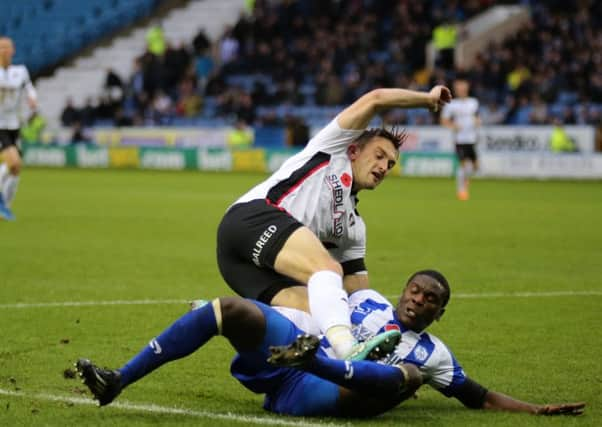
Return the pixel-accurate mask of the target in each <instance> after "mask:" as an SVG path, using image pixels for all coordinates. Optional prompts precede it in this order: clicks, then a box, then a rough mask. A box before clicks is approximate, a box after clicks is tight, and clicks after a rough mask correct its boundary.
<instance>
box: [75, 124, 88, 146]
mask: <svg viewBox="0 0 602 427" xmlns="http://www.w3.org/2000/svg"><path fill="white" fill-rule="evenodd" d="M70 142H71V144H89V143H91V142H92V140H91V139H90V137H89V136H88V134H87V132H86V130H85V128H84V127H83V125H82V123H81V122H75V123H73V128H72V133H71V140H70Z"/></svg>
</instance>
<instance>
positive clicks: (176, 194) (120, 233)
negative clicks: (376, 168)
mask: <svg viewBox="0 0 602 427" xmlns="http://www.w3.org/2000/svg"><path fill="white" fill-rule="evenodd" d="M262 178H263V176H261V175H253V174H211V173H190V172H183V173H169V172H165V173H161V172H140V171H81V170H44V169H30V170H26V171H25V172H24V174H23V178H22V182H21V187H20V190H19V194H18V195H17V200H16V203H15V206H14V210H15V213H16V215H17V217H18V220H17V221H16V222H14V223H6V222H4V223H0V343H1V344H0V425H3V426H4V425H6V426H13V425H128V426H130V425H159V424H160V425H174V426H176V425H178V426H182V425H212V426H215V425H223V426H227V425H242V424H250V425H252V422H251V421H253V420H255V421H256V423H255V424H257V425H260V424H262V423H263V418H265V417H271V418H272V419H274V420H286V421H288V422H292V423H301V422H302V421H303V420H297V419H293V418H284V417H275V416H271V415H270V414H268V413H266V412H265V411H263V410H262V409H261V401H262V399H261V397H259V396H255V395H253V394H252V393H250V392H248V391H246V390H245V389H244V388H242V386H240V385H239V384H238V383H237V382H236V381H235V380H234V379H232V378H231V377H230V376H229V371H228V367H229V360H230V358H231V356H232V355H233V351H232V350H231V349H230V348H229V347H228V346H227V344H226V342H225V340H224V339H223V338H217V339H215V340H214V341H212V342H210V343H209V344H208V345H207V346H206V347H204V348H203V349H202V350H201V351H199V352H197V353H196V354H194V355H193V356H191V357H189V358H187V359H185V360H182V361H178V362H175V363H172V364H170V365H167V366H165V367H164V368H162V369H160V370H159V371H157V372H155V373H153V374H152V375H151V376H149V377H147V378H145V379H143V380H141V381H140V382H138V383H136V384H134V385H132V386H131V387H130V388H129V389H127V390H126V391H125V392H124V393H123V395H122V396H120V398H119V399H118V400H117V402H129V403H131V404H156V405H160V406H161V407H165V408H183V409H187V410H190V411H206V412H210V413H214V414H226V413H232V414H235V416H239V417H243V416H248V417H262V418H261V419H254V418H252V419H250V420H248V421H244V422H243V421H237V420H233V419H222V420H220V419H214V418H211V417H210V416H202V414H197V416H193V415H184V414H180V415H177V414H166V413H149V412H147V411H144V410H127V409H123V408H118V407H110V406H109V407H107V408H103V409H101V410H99V409H97V408H95V407H93V406H86V405H81V404H80V403H77V402H76V403H68V402H65V401H59V402H56V401H49V400H47V398H43V397H40V395H42V394H43V395H44V396H49V395H50V396H58V397H60V398H63V397H72V398H80V399H81V398H83V397H88V395H86V394H84V393H83V388H82V387H83V386H82V385H81V384H80V383H79V382H78V381H76V380H74V379H64V378H63V371H64V370H65V369H66V368H68V367H69V366H70V364H71V363H72V362H73V361H74V360H75V359H76V358H78V357H80V356H86V357H90V358H92V359H93V360H95V361H98V362H99V363H100V364H103V365H108V366H119V365H120V364H122V363H124V362H125V361H126V360H128V359H129V358H130V356H132V355H133V354H134V353H135V352H137V351H138V350H139V349H140V348H141V347H142V346H144V345H145V344H146V343H147V342H148V340H149V339H150V338H151V337H153V336H155V335H156V334H158V333H159V332H160V331H162V330H163V329H164V328H165V327H166V326H167V325H169V324H170V323H171V322H172V321H173V320H175V318H177V317H178V316H179V315H180V314H181V313H183V312H184V310H185V309H186V307H185V306H184V305H183V304H151V305H122V306H119V305H106V306H99V305H91V306H76V307H69V306H66V307H65V306H62V307H35V308H33V307H29V308H15V307H14V306H6V305H7V304H15V303H47V302H67V301H114V300H142V299H150V300H186V299H189V298H200V297H203V298H212V297H216V296H220V295H229V294H231V291H230V290H229V288H228V287H227V286H226V285H224V284H223V283H222V281H221V278H220V276H219V273H218V271H217V268H216V265H215V255H214V251H215V230H216V227H217V224H218V221H219V220H220V218H221V215H222V213H223V212H224V210H225V208H226V207H227V206H228V205H229V204H230V203H231V202H232V201H233V200H234V199H235V198H236V197H237V196H238V195H239V194H241V193H242V192H243V191H245V190H246V189H247V188H249V187H250V186H251V185H253V184H255V183H256V182H258V181H259V180H261V179H262ZM360 198H361V203H360V205H359V210H360V212H361V213H362V215H363V217H364V219H365V221H366V222H367V224H368V231H369V233H368V257H367V264H368V267H369V269H370V271H371V283H372V286H373V287H374V288H376V289H377V290H379V291H381V292H382V293H383V294H385V295H388V296H391V297H392V296H394V295H397V294H398V293H399V291H400V289H401V286H402V284H403V282H404V281H405V279H406V278H407V276H408V275H409V274H410V273H412V272H413V271H415V270H417V269H421V268H428V267H434V268H437V269H440V270H441V271H442V272H444V273H445V274H446V275H447V276H448V278H449V280H450V282H451V285H452V289H453V292H452V300H451V303H450V306H449V308H448V312H447V313H446V315H445V316H444V317H443V319H442V321H441V322H440V323H438V324H436V325H434V326H433V328H432V332H434V333H435V334H436V335H438V336H439V337H440V338H442V339H443V340H444V341H445V342H446V343H447V344H448V345H449V347H450V348H451V349H452V350H453V351H454V352H455V355H456V356H457V358H458V360H459V361H460V363H461V364H462V365H463V367H464V368H465V370H466V372H467V373H468V374H469V375H470V376H472V377H473V378H475V379H476V380H478V381H480V382H481V383H483V384H484V385H486V386H488V387H490V388H492V389H495V390H498V391H502V392H505V393H508V394H510V395H513V396H516V397H518V398H522V399H525V400H531V401H535V402H563V401H581V400H583V401H586V402H587V403H588V407H587V409H586V415H584V416H583V417H579V418H570V419H569V418H553V419H552V418H539V417H532V416H528V415H517V414H505V413H491V412H485V411H470V410H467V409H464V408H463V407H462V406H461V405H460V404H459V403H458V402H456V401H455V400H453V399H446V398H444V397H443V396H441V395H439V394H438V393H437V392H435V391H432V390H430V389H427V388H424V389H423V390H421V391H420V395H419V399H418V400H415V401H411V402H407V403H405V404H403V405H402V406H400V407H399V408H397V409H395V410H393V411H391V412H390V413H388V414H386V415H384V416H382V417H379V418H377V419H372V420H369V421H361V422H360V421H357V422H356V421H354V422H353V424H358V425H383V426H393V425H396V426H397V425H420V426H441V425H445V426H467V425H474V426H477V425H497V426H507V425H510V424H514V425H521V426H523V425H527V426H530V425H546V426H547V425H558V426H560V425H562V426H565V425H576V426H597V425H600V423H601V422H602V409H600V406H601V404H602V398H601V397H600V390H601V388H602V369H601V368H600V360H601V359H600V353H601V352H602V296H600V292H601V291H602V286H601V285H600V277H601V276H602V274H601V273H602V227H601V220H602V185H601V184H600V183H599V182H523V181H477V182H475V183H474V184H473V188H472V199H471V200H470V201H469V202H458V201H456V200H455V198H454V184H453V181H452V180H441V179H401V178H390V179H389V180H387V181H385V183H384V184H383V185H382V188H380V189H379V190H377V191H375V192H370V193H365V194H364V193H362V194H361V197H360ZM550 291H584V292H590V291H595V292H598V295H585V296H584V295H571V296H545V297H544V296H535V297H528V298H527V297H512V296H500V297H496V298H467V297H465V296H464V297H462V294H467V293H468V294H474V293H496V292H497V293H500V292H501V293H506V294H507V293H512V292H550ZM454 293H455V294H456V295H457V297H456V298H454ZM2 390H3V391H4V394H3V392H2ZM6 391H9V392H18V393H22V394H21V395H19V396H14V395H6V394H5V393H6ZM304 422H306V423H315V422H331V423H336V424H344V423H346V422H344V421H339V420H305V421H304Z"/></svg>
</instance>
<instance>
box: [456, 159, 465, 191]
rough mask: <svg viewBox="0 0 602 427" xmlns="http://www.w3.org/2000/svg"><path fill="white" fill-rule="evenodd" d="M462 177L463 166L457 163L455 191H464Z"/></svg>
mask: <svg viewBox="0 0 602 427" xmlns="http://www.w3.org/2000/svg"><path fill="white" fill-rule="evenodd" d="M464 177H465V175H464V168H463V167H462V165H458V170H456V191H457V192H458V193H459V192H460V191H464Z"/></svg>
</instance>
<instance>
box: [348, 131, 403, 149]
mask: <svg viewBox="0 0 602 427" xmlns="http://www.w3.org/2000/svg"><path fill="white" fill-rule="evenodd" d="M377 136H379V137H381V138H385V139H388V140H389V141H391V143H392V144H393V145H394V146H395V149H396V150H399V147H401V146H402V145H403V143H404V142H405V140H406V139H407V138H408V134H407V132H406V130H405V129H401V130H400V129H399V128H397V127H395V126H393V127H392V128H391V130H387V129H385V128H384V127H380V128H371V129H366V130H365V131H363V132H362V133H361V134H360V136H358V137H357V138H356V139H355V140H354V141H353V142H355V143H357V144H358V145H359V146H360V147H362V146H363V145H366V143H368V141H370V140H371V139H372V138H374V137H377Z"/></svg>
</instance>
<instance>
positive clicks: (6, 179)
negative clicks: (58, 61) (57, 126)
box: [0, 37, 36, 220]
mask: <svg viewBox="0 0 602 427" xmlns="http://www.w3.org/2000/svg"><path fill="white" fill-rule="evenodd" d="M14 53H15V47H14V45H13V42H12V40H11V39H10V38H8V37H0V157H2V159H3V160H4V163H2V164H1V165H0V219H5V220H14V219H15V217H14V215H13V213H12V212H11V210H10V205H11V202H12V201H13V199H14V197H15V193H16V192H17V184H18V183H19V173H20V171H21V155H20V154H19V149H18V143H19V128H20V125H21V118H20V115H21V107H22V101H23V95H25V96H26V97H27V102H28V104H29V108H30V109H31V111H35V109H36V91H35V89H34V87H33V85H32V83H31V80H30V79H29V73H28V72H27V68H25V66H23V65H12V58H13V55H14Z"/></svg>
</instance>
